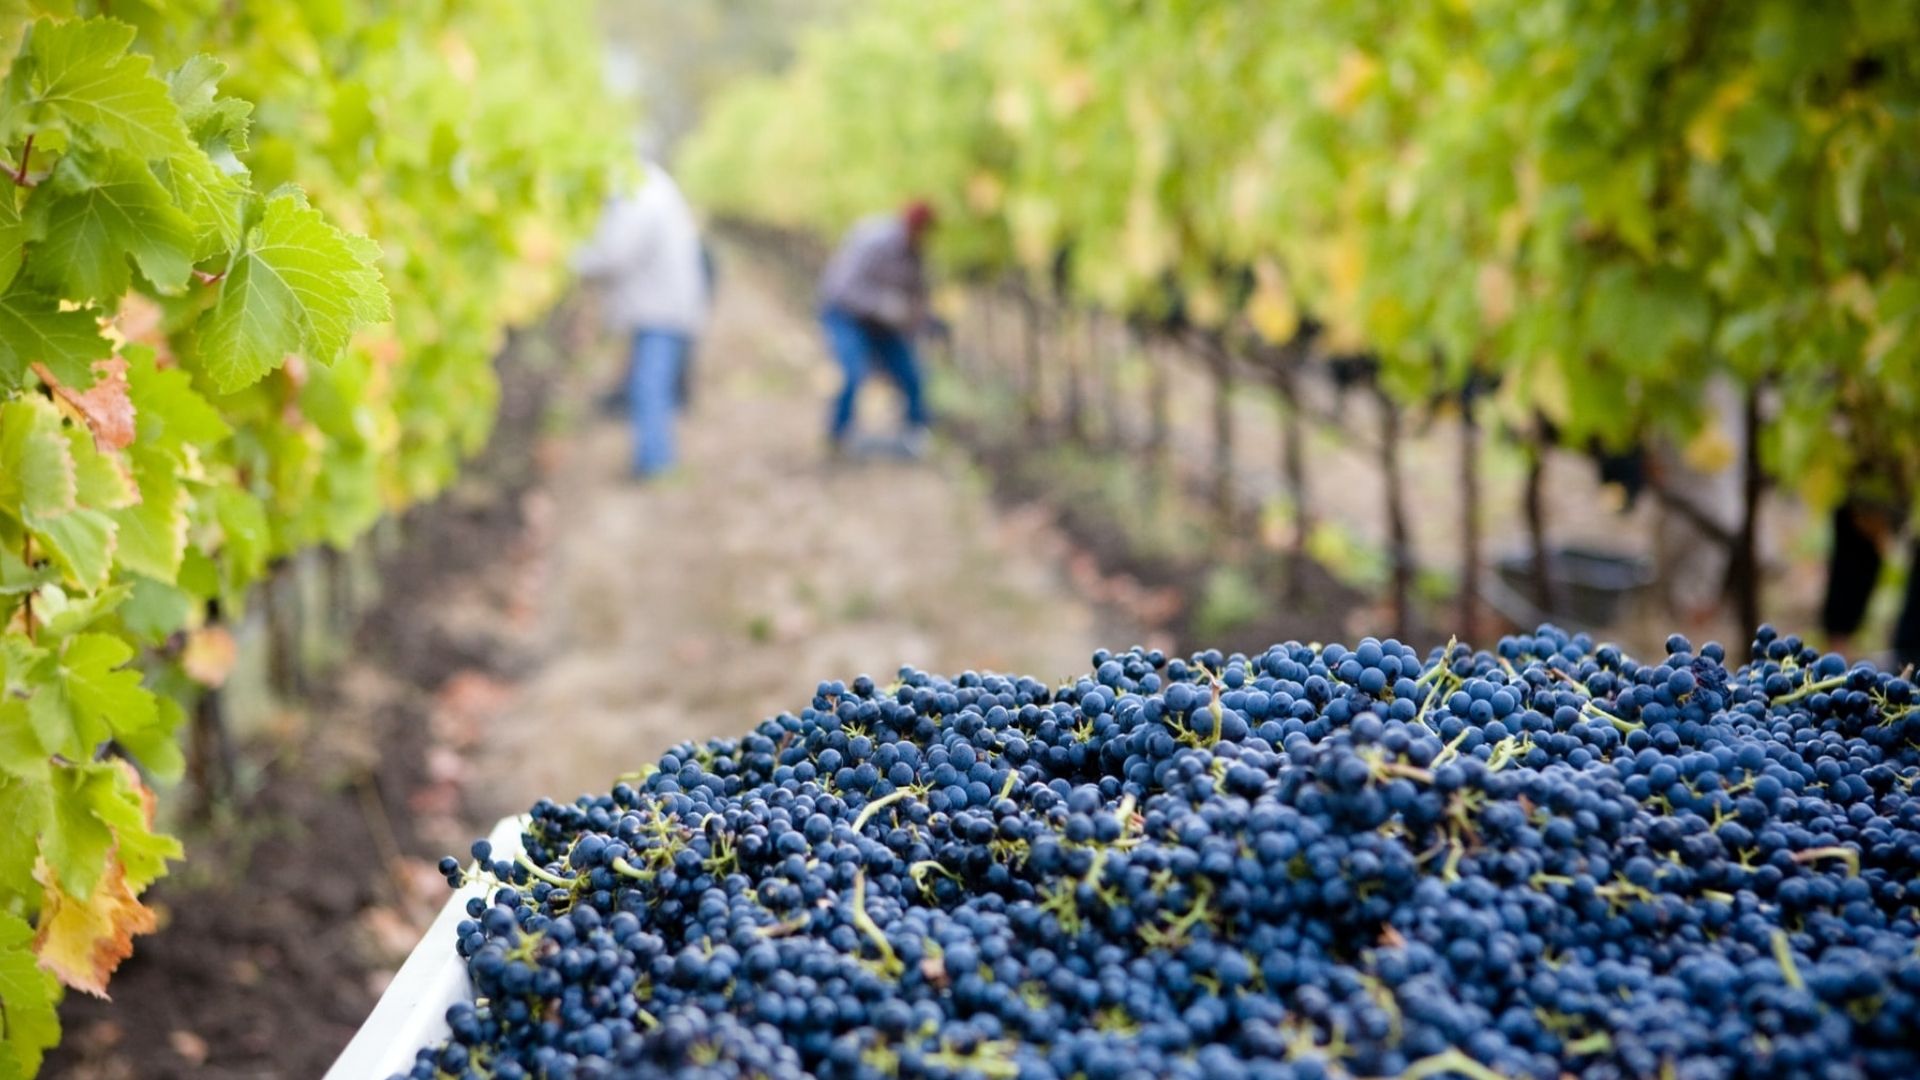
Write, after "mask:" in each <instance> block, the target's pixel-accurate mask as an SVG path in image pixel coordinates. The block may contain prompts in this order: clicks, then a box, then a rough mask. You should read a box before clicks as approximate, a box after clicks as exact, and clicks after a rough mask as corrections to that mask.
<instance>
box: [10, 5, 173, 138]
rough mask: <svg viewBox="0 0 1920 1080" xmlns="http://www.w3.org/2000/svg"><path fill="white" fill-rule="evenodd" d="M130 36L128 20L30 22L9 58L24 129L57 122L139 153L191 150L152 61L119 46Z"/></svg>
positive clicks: (80, 134)
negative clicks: (18, 80)
mask: <svg viewBox="0 0 1920 1080" xmlns="http://www.w3.org/2000/svg"><path fill="white" fill-rule="evenodd" d="M133 38H134V29H133V27H131V26H128V25H127V24H126V23H122V22H116V21H114V20H112V19H103V18H94V19H84V20H81V19H75V20H68V21H61V22H52V21H49V20H46V19H42V20H40V21H39V22H36V23H34V24H33V26H32V28H31V29H29V30H28V36H27V44H26V48H25V50H24V51H23V52H22V54H21V56H20V57H19V59H17V60H16V61H15V65H16V66H17V67H21V68H22V71H23V72H24V75H25V95H26V101H25V102H24V105H25V110H26V115H27V117H28V118H29V120H28V125H29V130H30V131H31V130H40V129H44V128H47V127H49V126H54V125H59V126H64V127H65V128H66V129H67V131H68V132H69V133H71V134H72V135H73V136H74V138H75V139H76V141H80V142H86V143H90V144H92V145H96V146H103V147H107V148H110V149H116V150H125V151H127V152H128V153H131V154H134V155H136V156H138V157H141V158H147V159H152V158H163V157H167V156H169V155H171V154H176V153H188V152H191V150H192V144H191V143H189V142H188V141H187V131H186V128H185V127H184V126H183V125H182V124H181V123H180V110H179V107H178V106H176V105H175V104H174V103H173V99H172V98H171V97H170V96H169V95H168V94H167V84H166V83H163V82H161V81H160V80H159V79H157V78H155V77H154V75H153V72H152V69H153V61H152V60H151V59H149V58H148V57H145V56H141V55H139V54H137V53H129V52H127V46H129V45H131V44H133Z"/></svg>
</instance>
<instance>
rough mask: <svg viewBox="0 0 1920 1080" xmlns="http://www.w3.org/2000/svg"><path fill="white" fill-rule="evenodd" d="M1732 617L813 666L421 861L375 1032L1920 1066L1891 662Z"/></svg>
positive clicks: (1397, 1060)
mask: <svg viewBox="0 0 1920 1080" xmlns="http://www.w3.org/2000/svg"><path fill="white" fill-rule="evenodd" d="M1748 655H1749V657H1751V659H1750V662H1749V663H1748V664H1747V665H1746V666H1744V667H1741V668H1738V669H1736V670H1729V669H1728V668H1727V667H1726V666H1725V660H1726V657H1727V652H1726V650H1725V649H1724V648H1722V647H1721V646H1720V645H1718V644H1716V643H1712V642H1709V643H1706V644H1705V645H1703V646H1701V648H1700V649H1699V650H1698V651H1697V652H1696V651H1695V650H1694V648H1693V646H1692V644H1691V643H1690V642H1689V641H1688V640H1687V639H1686V638H1685V637H1682V636H1680V635H1674V636H1673V637H1672V638H1669V639H1668V641H1667V643H1666V656H1665V657H1664V658H1662V659H1661V660H1660V661H1658V662H1653V663H1642V662H1640V661H1637V660H1635V659H1633V658H1631V657H1628V656H1626V655H1624V654H1622V653H1621V652H1620V651H1619V650H1618V649H1616V648H1613V647H1610V646H1600V647H1596V646H1595V644H1594V643H1593V642H1592V641H1590V640H1589V639H1587V638H1586V637H1585V636H1583V635H1568V634H1566V633H1564V632H1562V631H1560V630H1558V629H1556V628H1554V627H1552V626H1543V627H1540V628H1539V629H1538V630H1537V631H1535V632H1534V633H1533V634H1528V635H1518V636H1514V637H1508V638H1504V639H1502V640H1501V641H1500V642H1499V644H1498V646H1497V647H1496V649H1495V650H1493V651H1491V652H1477V651H1474V650H1472V649H1471V648H1469V647H1467V646H1464V645H1455V646H1453V647H1451V648H1450V649H1436V650H1434V651H1433V652H1431V653H1429V654H1428V655H1427V656H1425V657H1421V656H1420V655H1419V654H1417V653H1416V652H1415V651H1414V650H1412V649H1411V648H1409V647H1407V646H1406V645H1403V644H1401V643H1400V642H1397V641H1393V640H1384V641H1383V640H1377V639H1373V638H1368V639H1366V640H1364V641H1362V642H1360V643H1359V644H1358V645H1356V646H1354V647H1353V648H1351V649H1348V648H1346V647H1344V646H1339V645H1328V646H1326V647H1324V648H1319V649H1316V648H1313V647H1309V646H1305V645H1301V644H1299V643H1295V642H1288V643H1286V644H1282V645H1276V646H1273V647H1272V648H1270V649H1268V650H1267V651H1266V652H1265V653H1263V654H1260V655H1258V656H1252V657H1249V656H1246V655H1241V654H1235V655H1232V656H1223V655H1222V654H1220V653H1219V652H1217V651H1211V650H1209V651H1205V652H1201V653H1197V654H1194V655H1193V656H1192V657H1189V658H1187V659H1184V660H1181V659H1171V660H1170V659H1168V658H1167V657H1165V656H1162V655H1159V654H1157V653H1153V652H1148V651H1145V650H1142V649H1138V648H1136V649H1133V650H1130V651H1128V652H1124V653H1112V652H1107V651H1104V650H1103V651H1102V652H1101V653H1098V654H1096V655H1095V656H1094V658H1093V664H1092V668H1093V670H1092V671H1091V673H1089V674H1087V675H1085V676H1082V677H1080V678H1077V679H1075V680H1074V681H1072V682H1071V683H1067V684H1064V685H1049V684H1047V683H1044V682H1041V681H1039V680H1035V679H1031V678H1018V677H1005V676H999V675H991V674H980V673H975V672H966V673H963V674H961V675H959V676H956V677H953V678H940V677H936V676H932V675H929V674H926V673H923V672H919V671H916V670H914V669H911V668H905V669H902V670H901V671H900V673H899V677H898V678H897V679H896V680H895V682H894V683H893V684H892V685H886V686H883V685H880V684H878V683H877V682H875V681H874V680H872V679H869V678H866V677H864V676H863V677H861V678H859V679H855V680H853V682H852V683H851V684H848V683H845V682H840V681H836V680H830V681H826V682H822V683H820V684H819V685H818V686H817V687H816V689H815V695H814V697H813V699H812V701H811V702H810V703H809V704H808V705H807V706H806V707H805V708H803V709H800V710H799V711H798V712H797V713H782V714H780V715H779V716H776V717H773V718H771V719H768V720H766V721H764V722H762V723H761V724H760V725H759V726H758V727H756V728H754V729H753V730H752V731H751V732H749V733H747V734H746V735H744V736H742V737H740V738H729V739H714V740H711V741H708V742H706V743H703V744H694V743H686V744H682V745H680V746H677V747H675V748H673V750H672V751H671V752H670V753H667V754H665V755H663V756H662V757H661V759H660V762H659V764H658V765H657V766H656V767H654V768H651V769H647V770H644V778H643V779H638V780H634V781H632V782H629V783H622V784H620V785H618V786H616V787H615V788H614V789H613V790H612V791H611V792H609V793H608V794H605V795H599V796H590V797H582V798H580V799H578V800H575V801H574V802H572V803H564V804H563V803H558V802H554V801H552V800H541V801H540V802H539V803H536V804H535V805H534V807H533V809H532V812H531V815H530V817H529V818H528V819H527V823H526V828H525V831H524V832H523V834H522V836H521V842H522V845H523V847H524V849H525V852H526V858H525V860H524V861H519V862H511V863H510V862H508V861H506V860H504V859H502V860H498V861H495V862H494V863H492V865H491V867H490V868H489V866H488V858H489V856H491V855H492V854H493V852H492V851H491V850H490V849H483V846H481V845H476V848H475V850H474V851H473V855H474V857H475V859H476V866H475V868H474V869H472V870H465V871H463V870H461V869H460V868H459V867H458V866H457V865H455V866H454V867H453V868H452V869H451V870H449V868H448V867H447V865H446V864H443V866H442V870H443V872H446V873H447V874H448V877H449V879H450V880H451V881H453V882H455V883H456V884H458V883H461V882H463V881H465V880H471V879H472V876H473V875H475V874H478V875H481V877H482V878H483V879H484V878H485V877H486V876H487V875H489V873H491V876H493V877H495V878H497V879H498V881H497V883H496V886H495V889H494V892H493V895H492V897H491V899H490V900H476V901H474V903H473V905H471V906H470V909H469V912H468V914H469V915H470V916H471V918H469V919H467V920H466V921H463V922H462V923H461V924H460V926H459V927H457V928H456V934H457V945H458V951H459V952H460V955H461V956H462V957H464V958H465V961H466V964H467V968H468V972H469V974H470V976H471V978H472V982H473V986H474V990H475V999H476V1000H475V1002H474V1003H471V1004H469V1003H462V1004H460V1005H457V1006H455V1007H454V1008H453V1009H452V1010H450V1011H449V1013H448V1026H449V1029H450V1032H451V1033H450V1035H449V1037H448V1038H447V1039H446V1040H445V1041H444V1042H443V1043H441V1044H440V1045H437V1046H433V1047H427V1048H424V1049H422V1050H421V1051H420V1053H419V1055H418V1058H417V1060H416V1064H415V1066H414V1068H413V1069H412V1071H411V1072H410V1073H408V1074H406V1075H407V1076H411V1077H421V1078H427V1077H440V1076H443V1075H444V1076H454V1077H483V1076H492V1077H547V1078H555V1080H567V1078H573V1077H580V1078H587V1077H653V1076H662V1077H664V1076H674V1077H680V1076H687V1077H712V1078H716V1080H718V1078H726V1077H747V1076H753V1077H765V1078H779V1077H798V1076H819V1077H828V1078H843V1077H844V1078H849V1080H880V1078H893V1077H969V1078H971V1077H988V1078H992V1077H1008V1078H1040V1080H1049V1078H1051V1080H1068V1078H1073V1077H1083V1078H1085V1080H1119V1078H1123V1077H1124V1078H1133V1077H1142V1078H1145V1077H1193V1078H1199V1077H1209V1078H1211V1077H1230V1078H1231V1077H1244V1078H1249V1080H1252V1078H1262V1080H1264V1078H1272V1080H1304V1078H1308V1077H1341V1076H1397V1075H1402V1074H1409V1075H1418V1076H1441V1075H1472V1076H1486V1075H1490V1074H1493V1073H1497V1074H1500V1075H1503V1076H1509V1077H1538V1078H1540V1080H1557V1078H1559V1077H1561V1076H1566V1075H1576V1076H1581V1077H1600V1078H1613V1077H1618V1078H1627V1077H1656V1076H1668V1075H1671V1076H1675V1077H1685V1078H1695V1077H1698V1078H1701V1080H1717V1078H1739V1077H1756V1078H1757V1077H1810V1078H1811V1077H1823V1078H1825V1077H1852V1076H1857V1077H1887V1078H1895V1077H1911V1076H1915V1075H1920V1041H1916V1040H1915V1038H1914V1037H1913V1035H1912V1034H1911V1033H1912V1032H1913V1031H1915V1030H1920V952H1917V951H1916V943H1917V942H1920V799H1916V798H1915V797H1914V796H1913V793H1912V790H1911V789H1912V787H1913V785H1914V783H1915V782H1916V780H1917V779H1920V709H1916V707H1915V706H1914V705H1913V704H1911V702H1912V698H1913V691H1912V686H1911V684H1910V683H1909V682H1907V681H1905V680H1903V679H1900V678H1896V677H1895V676H1893V675H1891V674H1889V673H1885V672H1879V671H1876V670H1874V669H1873V668H1871V667H1870V666H1867V665H1854V666H1852V667H1849V666H1848V665H1847V663H1846V661H1845V660H1844V659H1843V658H1840V657H1838V656H1832V655H1827V656H1822V655H1821V654H1819V653H1818V652H1817V651H1815V650H1812V649H1810V648H1808V647H1806V646H1805V645H1804V643H1802V642H1801V641H1800V639H1798V638H1797V637H1793V636H1786V637H1782V636H1781V635H1779V634H1778V633H1777V632H1775V631H1774V630H1773V629H1772V628H1771V627H1763V628H1762V629H1761V630H1760V632H1759V633H1758V634H1756V636H1755V639H1754V641H1753V642H1752V644H1751V646H1750V649H1749V652H1748Z"/></svg>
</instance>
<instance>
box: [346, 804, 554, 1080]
mask: <svg viewBox="0 0 1920 1080" xmlns="http://www.w3.org/2000/svg"><path fill="white" fill-rule="evenodd" d="M525 822H526V818H524V817H517V816H516V817H510V818H502V819H501V820H500V823H499V824H497V825H495V826H494V827H493V834H492V835H491V836H489V837H487V839H488V841H490V842H491V843H492V844H493V853H494V858H496V859H511V858H513V857H514V855H515V854H517V853H518V852H519V851H520V830H521V829H522V828H523V827H524V824H525ZM489 893H490V888H489V886H486V885H483V884H473V885H468V886H466V887H465V888H463V889H460V890H459V891H457V892H455V893H454V894H453V898H452V899H450V900H448V901H447V906H446V907H444V908H441V909H440V914H439V915H438V916H436V917H435V918H434V920H433V925H432V926H430V927H428V928H427V933H426V936H425V937H423V938H421V939H420V944H418V945H415V946H414V947H413V952H412V953H410V954H408V956H407V962H406V963H404V964H402V965H400V971H399V972H398V973H397V974H395V975H394V977H393V982H392V983H391V984H389V985H388V986H387V992H386V993H384V994H381V995H380V1000H379V1001H378V1002H377V1003H375V1005H374V1006H373V1012H372V1013H371V1014H369V1015H368V1016H367V1021H366V1023H364V1024H361V1025H360V1030H359V1031H358V1032H356V1033H355V1034H354V1036H353V1041H352V1042H350V1043H348V1044H347V1048H346V1049H345V1050H343V1051H341V1052H340V1057H339V1059H338V1060H336V1061H335V1062H334V1063H333V1067H332V1068H331V1069H328V1070H327V1075H326V1080H386V1078H387V1077H389V1076H392V1075H393V1074H395V1073H402V1074H404V1073H405V1072H406V1071H407V1070H408V1069H411V1068H413V1056H414V1054H415V1052H417V1051H418V1050H419V1049H420V1048H421V1047H423V1046H427V1045H429V1044H432V1043H438V1042H439V1041H440V1040H441V1039H444V1038H446V1036H447V1007H448V1006H450V1005H452V1004H453V1003H454V1002H456V1001H471V1000H472V999H473V985H472V984H471V983H469V982H468V981H467V962H466V961H465V960H462V959H461V958H460V954H459V952H457V951H456V950H455V949H454V933H453V932H454V928H455V927H457V926H458V925H460V920H462V919H465V918H468V915H467V901H468V900H469V899H471V898H472V897H475V896H478V897H482V898H484V897H486V896H488V895H489Z"/></svg>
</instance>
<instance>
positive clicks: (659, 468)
mask: <svg viewBox="0 0 1920 1080" xmlns="http://www.w3.org/2000/svg"><path fill="white" fill-rule="evenodd" d="M691 344H692V343H691V342H690V341H689V340H688V338H687V335H685V334H682V333H677V332H675V331H671V330H647V329H640V330H635V331H634V332H633V366H632V368H631V369H630V370H629V371H628V374H627V380H628V382H627V401H628V403H629V405H631V407H632V409H633V471H634V473H635V474H636V475H638V476H653V475H654V474H656V473H660V472H663V471H665V470H666V469H668V468H670V467H671V466H672V465H673V456H674V455H673V414H674V412H675V410H676V408H677V407H678V405H679V389H678V387H679V381H680V367H681V365H683V364H685V363H686V362H687V350H688V348H689V347H690V346H691Z"/></svg>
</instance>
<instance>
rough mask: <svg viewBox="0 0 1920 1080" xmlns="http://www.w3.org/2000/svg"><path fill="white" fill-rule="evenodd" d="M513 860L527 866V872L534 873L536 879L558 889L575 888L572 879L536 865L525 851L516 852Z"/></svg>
mask: <svg viewBox="0 0 1920 1080" xmlns="http://www.w3.org/2000/svg"><path fill="white" fill-rule="evenodd" d="M513 861H514V862H516V863H519V864H520V865H521V866H523V867H525V868H526V871H527V873H529V874H532V875H533V876H534V877H535V878H536V879H538V880H540V881H544V882H546V883H547V884H549V885H551V886H553V887H554V888H556V889H571V888H573V882H572V881H571V880H570V879H568V878H563V877H561V876H560V875H558V874H552V873H548V872H547V871H545V870H542V869H541V868H540V867H539V866H536V865H535V864H534V861H533V860H532V859H529V858H527V853H526V852H524V851H517V852H515V853H514V855H513Z"/></svg>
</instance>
